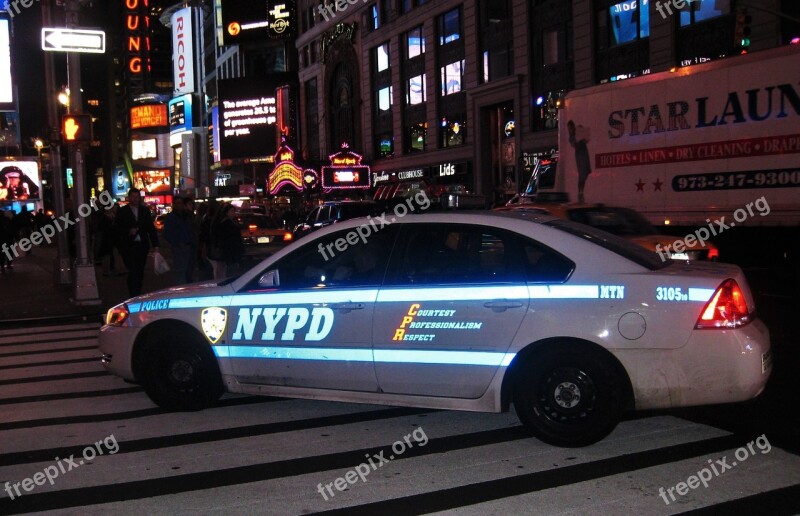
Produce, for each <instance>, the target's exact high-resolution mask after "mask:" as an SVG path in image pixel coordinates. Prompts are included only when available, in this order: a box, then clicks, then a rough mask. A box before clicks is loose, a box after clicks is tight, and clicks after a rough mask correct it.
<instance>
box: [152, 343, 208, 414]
mask: <svg viewBox="0 0 800 516" xmlns="http://www.w3.org/2000/svg"><path fill="white" fill-rule="evenodd" d="M142 385H143V387H144V390H145V392H146V393H147V395H148V396H149V397H150V399H152V400H153V401H154V402H155V403H156V405H158V406H159V407H162V408H165V409H169V410H199V409H202V408H205V407H208V406H210V405H212V404H213V403H214V402H215V401H217V400H218V399H219V397H220V396H221V395H222V392H223V387H222V379H221V377H220V374H219V367H218V366H217V361H216V358H215V357H214V355H213V353H212V352H211V350H210V349H209V348H208V346H207V345H205V343H204V342H201V341H200V339H199V338H196V337H195V338H191V337H190V338H187V337H186V335H181V334H177V333H176V332H166V333H162V334H160V335H159V336H158V337H157V338H156V340H155V341H154V342H153V344H152V345H150V346H148V349H147V350H146V358H145V362H144V370H143V375H142Z"/></svg>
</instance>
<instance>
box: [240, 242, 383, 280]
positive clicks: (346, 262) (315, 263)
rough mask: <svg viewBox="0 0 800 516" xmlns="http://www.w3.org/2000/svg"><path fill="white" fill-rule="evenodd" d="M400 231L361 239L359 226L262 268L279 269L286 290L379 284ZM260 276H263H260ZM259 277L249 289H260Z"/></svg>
mask: <svg viewBox="0 0 800 516" xmlns="http://www.w3.org/2000/svg"><path fill="white" fill-rule="evenodd" d="M396 234H397V230H396V229H395V228H394V227H389V228H384V229H382V230H381V231H379V232H377V233H372V234H370V235H368V236H365V238H364V239H362V238H361V237H360V236H359V233H358V232H357V230H356V229H350V230H343V231H337V232H335V233H331V234H329V235H327V236H325V237H322V238H316V239H314V240H313V241H312V242H309V243H308V244H306V245H304V246H303V247H301V248H300V249H298V250H296V251H294V252H292V253H290V254H288V255H287V256H285V257H283V258H282V259H281V260H280V261H279V262H278V263H276V264H275V265H273V266H272V267H270V268H269V269H267V270H265V271H263V272H264V273H266V272H268V271H270V270H277V271H278V275H279V279H280V285H279V286H278V289H279V290H284V289H310V288H315V289H319V288H325V287H333V288H341V287H368V286H379V285H380V284H381V283H382V281H383V277H384V273H385V272H386V264H387V263H388V261H389V256H390V253H391V251H392V246H393V245H394V240H395V235H396ZM259 276H260V275H259ZM257 283H258V278H256V279H255V281H254V282H253V283H252V284H251V285H248V287H246V290H259V289H261V288H263V287H259V286H258V284H257Z"/></svg>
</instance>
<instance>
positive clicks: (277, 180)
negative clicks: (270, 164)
mask: <svg viewBox="0 0 800 516" xmlns="http://www.w3.org/2000/svg"><path fill="white" fill-rule="evenodd" d="M275 162H276V165H275V168H274V169H273V170H272V172H270V174H269V176H268V177H267V190H268V191H269V193H270V195H275V194H277V193H278V192H279V191H280V190H281V188H283V187H284V186H291V187H293V188H295V189H297V190H299V191H301V192H302V191H303V170H302V169H301V168H300V167H298V166H297V165H295V164H294V151H293V150H292V149H291V148H290V147H289V146H288V145H286V137H285V136H281V146H280V147H279V148H278V152H277V153H275Z"/></svg>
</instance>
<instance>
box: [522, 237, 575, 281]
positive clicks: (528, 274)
mask: <svg viewBox="0 0 800 516" xmlns="http://www.w3.org/2000/svg"><path fill="white" fill-rule="evenodd" d="M521 247H522V261H523V263H524V265H525V279H526V280H527V281H528V282H529V283H564V282H565V281H567V280H568V279H569V276H570V275H571V274H572V271H573V270H575V263H573V262H572V260H570V259H569V258H567V257H565V256H563V255H561V254H559V253H557V252H555V251H554V250H552V249H550V248H549V247H547V246H545V245H542V244H540V243H539V242H535V241H533V240H528V239H526V240H524V241H523V242H522V245H521Z"/></svg>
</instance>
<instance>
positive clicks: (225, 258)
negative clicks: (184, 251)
mask: <svg viewBox="0 0 800 516" xmlns="http://www.w3.org/2000/svg"><path fill="white" fill-rule="evenodd" d="M235 214H236V212H235V208H234V207H233V205H232V204H225V205H224V206H223V207H222V208H221V209H220V210H219V212H218V213H217V217H216V219H215V221H214V223H213V224H212V226H211V242H210V246H209V250H208V259H209V260H210V261H211V264H212V265H213V267H214V279H215V280H222V279H225V278H226V277H227V276H228V268H229V267H231V268H233V267H235V266H236V265H237V264H238V263H239V262H240V261H241V259H242V256H243V255H244V241H243V240H242V232H241V230H240V229H239V226H237V225H236V221H235V220H234V219H233V217H234V216H235Z"/></svg>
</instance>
